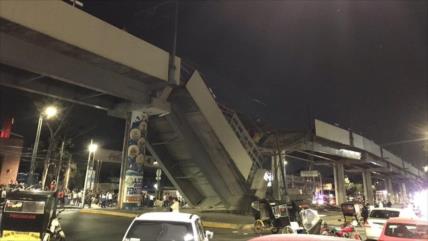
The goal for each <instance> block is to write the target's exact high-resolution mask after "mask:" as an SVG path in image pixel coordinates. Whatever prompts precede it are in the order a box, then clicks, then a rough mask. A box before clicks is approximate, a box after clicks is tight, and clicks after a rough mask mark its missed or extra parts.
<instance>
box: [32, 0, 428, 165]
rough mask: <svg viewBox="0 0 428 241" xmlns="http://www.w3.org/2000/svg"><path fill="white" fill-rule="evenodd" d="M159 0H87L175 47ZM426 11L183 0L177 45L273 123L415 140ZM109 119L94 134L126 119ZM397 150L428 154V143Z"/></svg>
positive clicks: (420, 114) (423, 91)
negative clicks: (322, 124) (332, 126)
mask: <svg viewBox="0 0 428 241" xmlns="http://www.w3.org/2000/svg"><path fill="white" fill-rule="evenodd" d="M161 2H163V1H135V0H134V1H130V0H123V1H100V0H99V1H94V0H86V1H84V3H85V7H84V10H85V11H88V12H89V13H91V14H93V15H96V16H97V17H99V18H101V19H103V20H105V21H107V22H110V23H111V24H114V25H116V26H117V27H119V28H121V29H126V30H127V31H128V32H130V33H131V34H134V35H136V36H139V37H141V38H143V39H145V40H147V41H149V42H151V43H153V44H155V45H157V46H159V47H161V48H164V49H169V48H170V46H171V42H172V28H171V26H172V25H171V14H172V13H173V4H165V5H162V4H161V5H159V3H161ZM154 6H158V7H154ZM427 15H428V3H427V1H418V0H408V1H391V0H387V1H381V0H379V1H376V2H373V1H345V0H341V1H285V0H284V1H273V0H272V1H269V0H260V1H257V0H247V1H238V0H232V1H214V0H212V1H190V0H187V1H184V0H183V1H180V8H179V29H178V46H177V51H178V55H179V56H181V57H183V58H184V59H185V61H188V62H191V63H192V64H193V65H195V66H196V67H197V68H198V69H199V70H200V71H201V72H202V73H203V74H204V75H205V76H206V77H207V82H208V84H209V86H210V87H211V88H212V89H213V90H214V92H215V93H216V95H217V96H218V99H219V101H220V102H222V103H225V104H227V105H229V106H231V107H232V108H234V109H236V110H238V111H240V112H242V113H245V114H247V115H249V116H251V117H254V118H258V117H260V118H262V119H263V120H265V121H266V122H268V123H270V124H271V125H272V126H273V127H275V128H281V129H289V130H304V129H306V128H307V127H308V122H309V119H310V117H312V118H313V117H317V118H320V119H322V120H325V121H327V122H330V123H338V124H340V125H341V126H342V127H345V128H352V129H353V130H355V131H356V132H358V133H361V134H363V135H364V136H366V137H368V138H371V139H373V140H375V141H376V142H378V143H386V142H392V141H397V140H403V139H414V138H419V137H421V135H422V134H423V132H428V110H427V109H428V80H427V78H428V74H427V66H428V48H427V42H428V37H427V36H428V22H427V21H428V17H427ZM254 100H258V101H254ZM260 102H261V103H262V104H260ZM82 108H83V107H82ZM83 109H85V108H83ZM89 112H91V111H89V110H86V112H85V110H83V112H82V113H86V114H87V113H89ZM94 115H96V114H94ZM81 116H86V115H85V114H82V115H81ZM100 117H101V114H100ZM107 122H109V123H106V124H104V125H105V126H99V127H98V129H97V131H95V132H94V133H92V135H100V138H106V137H105V135H106V134H104V133H105V129H110V128H111V129H118V128H123V126H122V124H121V122H120V121H116V120H115V119H109V120H108V121H107ZM110 122H111V123H110ZM103 128H104V129H103ZM34 130H35V127H34ZM117 132H118V133H119V132H120V131H117ZM116 134H117V133H116ZM116 134H115V135H112V136H113V137H114V136H118V135H116ZM119 136H120V135H119ZM107 139H108V138H107ZM107 139H106V141H108V140H107ZM115 145H117V143H116V144H115ZM390 149H391V150H393V151H394V152H395V153H396V154H399V155H402V156H403V157H404V158H406V159H408V160H409V161H413V162H421V161H422V160H427V157H426V155H427V154H426V152H424V151H423V143H413V144H407V145H401V146H395V147H391V148H390Z"/></svg>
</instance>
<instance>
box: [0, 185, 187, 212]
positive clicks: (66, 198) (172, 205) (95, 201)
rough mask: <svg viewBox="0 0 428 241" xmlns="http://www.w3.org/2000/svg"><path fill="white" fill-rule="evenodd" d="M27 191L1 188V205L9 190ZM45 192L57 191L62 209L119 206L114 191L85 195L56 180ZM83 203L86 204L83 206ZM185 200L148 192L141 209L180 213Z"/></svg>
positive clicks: (15, 187)
mask: <svg viewBox="0 0 428 241" xmlns="http://www.w3.org/2000/svg"><path fill="white" fill-rule="evenodd" d="M16 189H19V190H25V189H28V187H27V188H26V187H25V185H24V184H22V185H19V184H16V185H15V184H13V185H7V186H0V203H1V202H3V201H4V200H5V198H6V193H7V192H8V191H9V190H16ZM31 189H32V190H42V185H41V183H40V182H39V183H37V184H35V185H33V186H31ZM43 190H45V191H56V192H57V198H58V205H60V206H61V207H64V206H71V207H82V206H83V207H88V208H93V207H94V206H95V207H97V208H113V207H116V206H117V192H114V191H99V192H98V191H87V192H86V194H85V195H84V193H83V190H79V189H73V190H69V189H67V188H64V187H62V186H61V185H57V183H56V182H55V180H53V181H52V182H50V183H49V185H46V186H45V187H44V188H43ZM82 201H83V202H84V203H83V204H82ZM185 205H186V204H185V202H184V200H182V199H180V198H178V197H175V196H172V195H168V194H166V195H164V196H161V197H158V198H155V197H154V196H153V195H149V194H147V193H146V192H143V193H142V194H141V202H140V205H139V207H140V208H158V209H163V210H167V211H174V212H179V210H180V207H182V206H185Z"/></svg>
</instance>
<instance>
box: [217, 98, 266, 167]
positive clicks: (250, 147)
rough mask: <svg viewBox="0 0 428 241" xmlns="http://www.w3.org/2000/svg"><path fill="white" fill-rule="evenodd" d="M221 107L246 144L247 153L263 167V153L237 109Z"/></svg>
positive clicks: (243, 143) (240, 138) (234, 129)
mask: <svg viewBox="0 0 428 241" xmlns="http://www.w3.org/2000/svg"><path fill="white" fill-rule="evenodd" d="M219 107H220V109H221V110H222V111H223V114H224V115H225V117H226V119H227V120H228V122H229V124H230V126H231V127H232V129H233V131H234V132H235V134H236V135H237V136H238V138H239V140H240V141H241V144H242V145H243V146H244V148H245V150H247V153H248V155H249V156H250V158H251V160H252V161H253V163H255V164H256V167H258V168H260V167H262V160H263V159H262V153H261V152H260V150H259V148H258V146H257V144H256V143H255V142H254V140H253V138H252V137H251V136H250V134H249V133H248V131H247V129H246V128H245V126H244V124H242V122H241V120H240V119H239V117H238V114H237V113H236V112H235V111H233V110H231V109H229V108H227V107H225V106H222V105H220V104H219Z"/></svg>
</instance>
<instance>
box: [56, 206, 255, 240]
mask: <svg viewBox="0 0 428 241" xmlns="http://www.w3.org/2000/svg"><path fill="white" fill-rule="evenodd" d="M60 218H61V225H62V227H63V229H64V232H65V234H66V236H67V238H66V241H121V240H122V238H123V235H124V233H125V231H126V229H127V227H128V225H129V224H130V223H131V221H132V219H130V218H123V217H114V216H105V215H93V214H81V213H79V211H78V210H66V211H64V212H63V213H61V214H60ZM210 231H213V232H214V239H213V240H214V241H246V240H248V239H250V238H252V237H254V235H253V234H246V233H242V232H238V231H233V230H229V229H210Z"/></svg>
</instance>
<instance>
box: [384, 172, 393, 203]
mask: <svg viewBox="0 0 428 241" xmlns="http://www.w3.org/2000/svg"><path fill="white" fill-rule="evenodd" d="M385 183H386V185H385V186H386V191H387V192H388V193H387V199H388V201H390V202H393V201H394V200H393V199H394V198H393V197H394V188H393V186H392V179H391V177H386V179H385Z"/></svg>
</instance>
